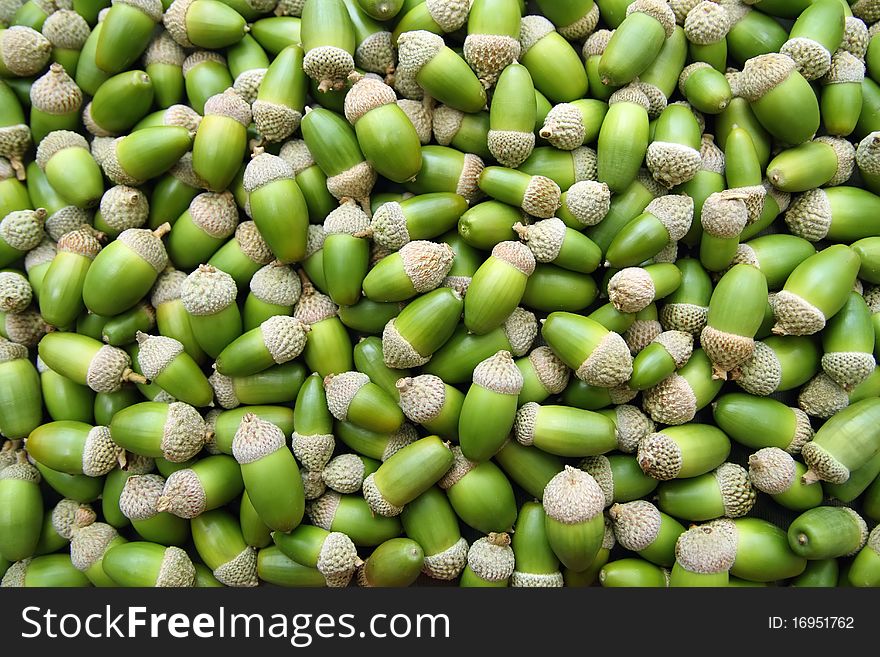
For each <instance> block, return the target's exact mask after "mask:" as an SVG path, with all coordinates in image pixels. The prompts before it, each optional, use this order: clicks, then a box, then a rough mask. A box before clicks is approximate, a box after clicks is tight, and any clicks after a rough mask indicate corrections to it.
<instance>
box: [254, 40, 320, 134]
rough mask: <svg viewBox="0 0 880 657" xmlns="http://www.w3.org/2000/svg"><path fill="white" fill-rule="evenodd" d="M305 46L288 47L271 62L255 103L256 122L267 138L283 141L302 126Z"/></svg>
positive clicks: (304, 88) (304, 94) (304, 89)
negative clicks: (303, 47) (303, 48)
mask: <svg viewBox="0 0 880 657" xmlns="http://www.w3.org/2000/svg"><path fill="white" fill-rule="evenodd" d="M303 57H304V53H303V50H302V48H300V47H298V46H288V47H287V48H285V49H284V50H282V51H281V52H280V53H279V54H278V56H277V57H276V58H275V60H274V61H273V62H272V64H270V65H269V67H268V69H267V70H266V73H265V75H264V76H263V78H262V81H261V82H260V87H259V91H258V92H257V96H256V100H255V101H254V103H253V113H254V123H255V124H256V126H257V130H258V131H259V132H260V134H261V135H262V136H263V138H264V139H265V140H267V141H282V140H284V139H285V138H287V137H288V136H290V135H291V134H293V133H294V132H296V130H297V129H298V128H299V124H300V121H301V120H302V112H303V111H304V108H305V96H306V86H307V85H306V80H307V78H306V75H305V73H304V72H303Z"/></svg>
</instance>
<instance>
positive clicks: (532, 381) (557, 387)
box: [515, 346, 571, 406]
mask: <svg viewBox="0 0 880 657" xmlns="http://www.w3.org/2000/svg"><path fill="white" fill-rule="evenodd" d="M515 362H516V366H517V368H519V371H520V373H521V374H522V376H523V387H522V390H520V393H519V399H518V401H517V403H518V405H519V406H522V405H523V404H525V403H527V402H536V403H540V402H542V401H544V400H545V399H547V398H548V397H550V396H551V395H558V394H559V393H561V392H562V391H563V390H564V389H565V387H566V385H568V380H569V375H570V373H571V371H570V370H569V369H568V366H566V364H565V363H563V362H562V360H561V359H560V358H559V357H558V356H557V355H556V354H554V353H553V351H552V350H551V349H550V347H546V346H541V347H536V348H535V349H533V350H532V351H531V353H529V355H528V356H527V357H523V358H519V359H517V360H516V361H515Z"/></svg>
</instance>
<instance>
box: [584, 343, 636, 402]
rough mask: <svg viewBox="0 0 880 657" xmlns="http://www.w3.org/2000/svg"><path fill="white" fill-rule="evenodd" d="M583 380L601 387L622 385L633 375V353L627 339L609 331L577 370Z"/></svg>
mask: <svg viewBox="0 0 880 657" xmlns="http://www.w3.org/2000/svg"><path fill="white" fill-rule="evenodd" d="M575 376H577V378H578V379H580V380H581V381H584V382H585V383H588V384H590V385H593V386H599V387H601V388H614V387H616V386H619V385H622V384H623V383H625V382H626V381H628V380H629V378H630V377H631V376H632V355H631V354H630V351H629V346H628V345H627V344H626V341H625V340H624V339H623V338H622V337H621V336H620V335H618V334H617V333H615V332H613V331H609V332H608V333H607V334H606V335H605V337H604V338H602V340H601V342H599V344H598V345H597V346H596V348H595V349H593V351H592V352H590V355H589V356H588V357H587V359H586V360H585V361H584V362H583V363H581V364H580V366H579V367H578V368H577V370H575Z"/></svg>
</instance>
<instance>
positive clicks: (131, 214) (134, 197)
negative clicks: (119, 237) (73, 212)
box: [100, 185, 150, 232]
mask: <svg viewBox="0 0 880 657" xmlns="http://www.w3.org/2000/svg"><path fill="white" fill-rule="evenodd" d="M100 210H101V217H102V218H103V220H104V221H105V222H106V223H107V225H108V226H110V228H112V229H113V230H117V231H120V232H121V231H123V230H126V229H129V228H140V227H141V226H143V225H144V224H145V223H146V222H147V218H148V217H149V213H150V204H149V201H147V197H146V195H145V194H144V193H143V192H142V191H141V190H139V189H136V188H134V187H129V186H127V185H116V186H115V187H111V188H110V189H108V190H107V191H106V192H104V195H103V196H102V197H101V205H100Z"/></svg>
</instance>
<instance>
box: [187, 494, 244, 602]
mask: <svg viewBox="0 0 880 657" xmlns="http://www.w3.org/2000/svg"><path fill="white" fill-rule="evenodd" d="M191 525H192V535H193V543H194V544H195V548H196V552H198V555H199V557H201V559H202V561H203V562H204V563H205V565H206V566H208V568H210V569H211V570H212V572H213V574H214V577H216V578H217V579H218V580H219V581H220V582H222V583H223V584H224V585H226V586H236V587H251V586H257V585H258V584H259V580H258V579H257V553H256V550H255V549H254V548H252V547H250V546H249V545H248V544H247V543H245V541H244V537H243V536H242V535H241V527H240V526H239V524H238V521H237V520H236V519H235V518H233V516H232V515H230V514H229V513H227V512H226V511H224V510H222V509H215V510H213V511H207V512H205V513H203V514H201V515H200V516H197V517H196V518H193V520H192V523H191Z"/></svg>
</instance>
